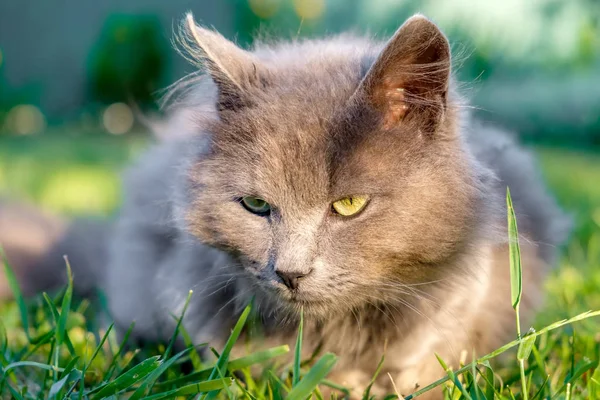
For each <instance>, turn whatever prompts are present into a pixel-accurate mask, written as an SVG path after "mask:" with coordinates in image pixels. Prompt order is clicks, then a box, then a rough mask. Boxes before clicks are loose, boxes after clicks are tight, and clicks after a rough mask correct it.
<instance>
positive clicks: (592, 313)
mask: <svg viewBox="0 0 600 400" xmlns="http://www.w3.org/2000/svg"><path fill="white" fill-rule="evenodd" d="M598 316H600V311H598V310H597V311H586V312H584V313H581V314H579V315H576V316H574V317H572V318H569V319H563V320H561V321H557V322H554V323H552V324H550V325H548V326H546V327H544V328H542V329H540V330H539V331H537V332H534V333H532V334H531V336H533V337H537V336H540V335H543V334H544V333H546V332H550V331H553V330H555V329H558V328H561V327H563V326H565V325H569V324H572V323H574V322H578V321H582V320H585V319H588V318H593V317H598ZM520 343H521V340H520V339H516V340H513V341H512V342H509V343H507V344H505V345H504V346H501V347H499V348H497V349H496V350H494V351H492V352H490V353H488V354H486V355H485V356H483V357H480V358H478V359H477V360H476V361H473V362H475V363H477V364H482V363H483V362H485V361H488V360H491V359H493V358H495V357H497V356H499V355H500V354H502V353H505V352H506V351H508V350H510V349H512V348H513V347H516V346H518V345H519V344H520ZM471 364H472V363H469V364H467V365H465V366H464V367H462V368H460V369H458V370H456V372H454V373H455V374H456V375H459V374H462V373H464V372H465V371H468V370H469V369H470V368H471ZM448 379H449V377H447V376H446V377H444V378H440V379H438V380H437V381H435V382H433V383H431V384H429V385H427V386H424V387H423V388H421V389H419V390H417V391H415V392H413V393H411V394H410V395H408V396H406V397H405V400H411V399H414V398H415V397H417V396H420V395H421V394H423V393H425V392H428V391H430V390H432V389H434V388H436V387H438V386H439V385H441V384H443V383H444V382H447V381H448Z"/></svg>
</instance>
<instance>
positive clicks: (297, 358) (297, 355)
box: [292, 308, 304, 387]
mask: <svg viewBox="0 0 600 400" xmlns="http://www.w3.org/2000/svg"><path fill="white" fill-rule="evenodd" d="M303 332H304V308H302V309H301V310H300V324H299V325H298V337H297V338H296V348H295V349H294V370H293V373H292V387H294V386H296V385H297V384H298V382H300V364H301V363H302V335H303V334H304V333H303Z"/></svg>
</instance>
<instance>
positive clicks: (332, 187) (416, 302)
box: [0, 16, 568, 392]
mask: <svg viewBox="0 0 600 400" xmlns="http://www.w3.org/2000/svg"><path fill="white" fill-rule="evenodd" d="M188 22H189V21H188ZM187 28H188V32H187V35H186V36H185V37H184V39H183V43H187V50H188V52H189V53H190V54H191V56H192V58H193V59H194V60H196V61H199V62H200V61H202V62H204V63H206V65H208V70H207V72H208V73H209V75H208V76H205V75H198V74H196V75H194V76H193V77H191V78H190V79H189V80H188V81H183V82H180V83H178V84H177V85H175V86H174V88H173V91H172V92H170V93H169V95H168V98H169V102H170V103H171V104H175V108H174V110H175V111H174V113H173V115H174V117H173V121H175V122H174V123H173V124H176V125H171V126H176V127H177V128H178V129H180V130H183V131H184V132H177V133H178V134H177V135H176V136H177V137H174V138H172V139H168V138H167V139H165V140H164V141H163V142H162V143H159V144H158V145H157V146H156V147H155V148H153V149H152V150H151V151H149V152H148V153H147V154H145V155H144V156H143V157H142V158H141V160H139V161H138V162H137V164H136V165H134V166H133V167H132V168H131V169H130V170H129V171H128V172H127V173H126V174H125V178H124V181H125V184H124V188H125V198H124V201H123V206H122V209H121V211H120V215H119V217H118V218H117V220H116V221H115V223H114V225H107V226H106V232H110V233H109V234H108V233H106V232H105V233H102V234H100V236H99V238H98V241H99V243H103V242H102V241H103V238H105V237H106V238H108V249H107V250H108V251H107V252H106V253H105V252H104V251H101V250H102V249H96V250H98V251H99V253H100V254H102V255H99V256H98V257H92V258H94V259H96V260H101V261H102V260H104V258H103V257H104V255H105V254H106V262H100V263H98V262H94V263H92V264H90V265H91V267H90V268H89V270H90V272H89V273H90V274H92V275H91V276H93V277H94V279H95V280H96V281H97V282H98V283H99V286H100V287H101V288H102V289H104V290H105V291H106V293H107V295H108V299H109V303H110V308H111V311H112V314H113V317H114V318H115V319H116V321H117V323H118V324H119V325H120V326H121V327H127V326H129V324H130V323H131V321H132V320H135V321H136V333H137V334H138V335H139V336H141V337H143V338H146V339H167V338H168V337H169V335H170V334H171V332H172V329H173V327H174V321H173V318H172V317H171V314H172V313H174V314H178V313H179V312H181V309H182V307H183V304H184V301H185V298H186V296H187V294H188V291H189V290H193V291H194V294H193V296H192V302H191V305H190V308H189V310H188V312H187V314H186V318H185V321H184V324H185V326H186V328H187V330H188V332H190V333H192V334H193V337H194V339H195V340H196V341H197V342H203V341H206V340H209V341H211V342H213V343H214V342H215V341H216V342H217V343H218V342H219V341H221V340H223V339H224V338H226V336H227V334H228V332H229V329H230V328H231V327H232V324H233V323H234V322H235V320H236V318H237V316H238V315H239V312H240V310H241V308H242V307H243V306H244V305H245V304H246V303H247V302H248V301H249V299H250V298H251V297H252V296H255V297H256V304H257V306H258V312H259V316H260V319H261V321H262V322H263V331H264V333H265V335H266V338H267V340H269V341H277V342H289V343H291V342H292V341H293V339H294V337H295V329H296V326H297V322H298V315H299V310H300V308H301V307H304V311H305V314H306V316H307V328H306V343H307V350H312V349H313V348H314V347H315V346H317V345H318V344H319V343H320V344H323V346H324V350H330V351H335V352H337V353H338V354H339V355H340V356H341V357H342V359H341V361H340V364H339V369H338V373H339V375H337V376H338V377H339V379H340V380H341V381H342V382H346V383H348V384H350V385H353V386H355V387H357V388H360V387H364V384H365V382H368V378H369V377H370V374H371V373H372V371H374V368H375V366H376V362H377V360H378V358H379V357H380V354H381V352H382V351H383V350H384V343H387V352H388V358H387V361H386V365H385V368H386V369H387V371H389V372H390V373H392V375H393V376H394V378H395V379H396V380H397V385H398V386H399V387H400V388H401V390H402V391H403V392H408V391H411V390H412V389H414V387H415V384H417V383H419V384H421V385H422V384H427V383H429V381H430V380H432V379H435V378H437V377H439V376H441V375H443V371H441V369H440V368H439V365H437V363H436V361H435V358H434V357H432V356H433V352H434V351H436V352H438V353H441V354H442V355H443V356H445V358H446V359H447V360H448V361H449V362H452V363H456V362H457V360H458V355H459V352H460V351H461V350H463V349H466V350H467V351H469V354H470V351H471V349H472V348H473V347H475V348H476V349H477V351H479V352H483V351H488V350H490V348H491V346H494V345H497V344H498V343H500V342H501V341H503V340H506V339H508V338H509V337H510V336H508V335H509V334H508V333H507V332H510V330H508V331H507V325H508V324H510V323H512V319H511V318H512V317H511V315H512V310H511V308H510V304H509V303H510V300H509V297H507V298H505V297H504V296H505V295H508V292H507V291H506V290H507V289H506V288H507V285H508V278H507V275H505V271H507V270H508V267H507V264H506V262H507V260H508V256H507V255H506V240H505V230H506V222H505V221H506V216H505V215H506V214H505V205H504V196H505V190H506V186H510V188H511V191H512V194H513V200H514V204H515V209H516V211H517V214H518V219H519V228H520V231H521V234H522V236H523V238H524V240H525V241H526V243H525V244H524V250H523V252H524V260H525V262H526V264H525V268H526V269H527V268H529V269H528V270H527V271H526V273H525V288H526V295H525V296H524V303H523V304H524V306H523V307H524V309H525V310H524V311H523V313H524V316H525V318H527V316H528V315H529V316H530V315H531V311H533V310H534V309H535V305H536V304H538V303H539V298H540V296H541V294H540V292H541V291H540V282H541V277H543V276H544V275H545V271H547V268H546V266H547V265H548V264H550V263H552V261H553V258H554V256H555V248H556V246H557V245H559V244H560V243H561V242H562V241H563V240H564V238H565V234H566V232H567V230H568V229H567V227H568V221H567V219H566V218H565V217H564V216H563V215H562V213H561V212H560V211H559V210H558V208H557V206H556V204H555V203H554V201H553V200H552V199H551V197H550V196H549V195H548V194H547V192H546V190H545V188H544V186H543V184H542V183H541V181H540V179H539V177H538V175H537V172H536V170H535V167H534V166H533V163H532V160H531V157H530V156H529V155H528V154H527V153H526V152H525V151H524V150H522V149H520V148H519V147H517V145H516V144H515V143H514V141H513V140H511V139H510V138H509V137H508V135H507V134H505V133H504V132H502V131H500V130H499V129H495V128H490V127H486V126H485V125H482V124H481V123H479V122H477V121H474V120H472V118H471V117H470V116H469V115H468V114H467V113H466V111H465V107H464V105H465V103H464V101H463V100H462V99H461V98H460V97H459V96H458V94H457V93H456V90H455V88H454V85H453V83H452V80H451V78H450V72H449V71H450V56H449V50H448V49H449V47H448V43H447V41H446V39H445V37H444V36H443V34H442V33H441V32H440V31H439V30H438V29H437V28H436V27H435V25H433V24H432V23H431V22H429V21H428V20H426V19H425V18H424V17H421V16H416V17H413V18H412V19H410V20H409V21H408V22H407V23H406V24H405V25H403V27H402V28H401V29H400V30H399V31H398V32H397V33H396V35H395V36H394V37H393V38H392V39H391V40H390V41H389V42H388V43H387V44H385V43H379V42H376V41H372V40H370V39H367V38H357V37H351V36H340V37H333V38H329V39H323V40H312V41H296V42H293V43H275V44H261V45H258V46H257V47H256V48H255V49H254V50H253V51H252V52H247V51H242V50H240V49H239V48H237V47H235V46H234V45H233V44H232V43H230V42H228V41H226V39H224V38H222V37H221V36H218V35H216V34H214V33H212V32H209V31H206V30H203V29H200V28H196V27H192V26H191V25H188V27H187ZM189 29H192V30H193V29H198V30H197V31H193V32H191V33H192V34H190V31H189ZM195 36H196V38H197V37H200V38H201V39H200V40H194V37H195ZM240 57H241V59H240ZM373 65H375V67H372V66H373ZM398 89H405V90H404V91H403V92H402V93H404V94H402V95H397V93H400V92H401V91H398ZM394 96H396V97H394ZM390 99H391V100H390ZM182 121H183V122H182ZM390 121H391V122H390ZM165 129H169V125H167V128H165ZM358 194H366V195H369V196H370V203H369V204H368V205H367V207H366V208H365V210H364V211H363V212H362V213H361V214H360V215H358V216H356V217H353V218H347V219H343V218H341V217H339V216H336V215H333V214H332V213H331V211H330V208H331V202H332V201H335V200H337V199H339V198H342V197H344V196H347V195H358ZM245 195H255V196H260V197H262V198H264V199H265V200H267V201H268V202H270V203H271V204H272V205H273V207H274V208H273V212H272V214H271V215H270V216H269V217H268V218H266V217H262V216H258V215H254V214H251V213H249V212H248V211H247V210H245V209H244V208H243V207H242V206H241V205H240V203H239V201H238V200H239V198H240V197H242V196H245ZM0 239H1V238H0ZM73 246H74V247H73V248H75V249H76V248H77V245H76V244H73ZM9 250H10V249H9ZM67 253H69V252H68V251H67ZM9 256H10V251H9ZM88 258H89V257H88ZM527 263H528V264H529V265H528V264H527ZM79 268H81V267H79ZM275 269H277V270H284V271H285V270H288V271H289V270H300V271H302V272H304V273H308V272H310V274H309V275H308V276H307V277H306V278H303V280H302V281H301V283H300V287H299V289H298V290H296V291H290V290H288V289H287V288H286V287H285V286H284V285H282V283H281V281H280V280H279V279H278V277H277V275H276V274H275ZM81 274H86V272H81ZM76 275H77V274H76ZM491 282H492V283H491ZM256 343H262V342H261V341H260V340H258V339H257V341H256ZM394 374H395V375H394ZM380 384H381V390H386V389H389V386H387V379H385V381H382V382H380Z"/></svg>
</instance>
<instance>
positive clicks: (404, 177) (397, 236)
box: [188, 19, 475, 317]
mask: <svg viewBox="0 0 600 400" xmlns="http://www.w3.org/2000/svg"><path fill="white" fill-rule="evenodd" d="M417 22H418V23H422V24H426V26H425V28H426V29H428V30H430V31H431V26H433V25H432V24H431V23H430V22H428V21H426V20H424V19H420V20H419V21H417ZM413 23H414V21H413ZM409 28H410V26H409ZM425 28H423V29H425ZM403 29H405V30H406V28H403ZM414 29H415V28H414V27H413V30H414ZM436 32H437V33H436ZM408 33H411V32H410V30H409V32H408ZM408 33H407V32H403V31H402V29H401V30H400V31H399V33H397V34H396V36H395V37H394V39H392V41H391V42H390V44H388V46H387V47H386V48H385V49H384V51H383V56H385V57H383V56H382V57H383V58H385V59H386V60H388V61H386V62H389V59H390V58H392V59H393V56H394V54H392V55H391V56H390V54H387V55H386V52H387V53H390V52H393V51H396V52H397V51H398V50H397V49H396V48H394V46H398V44H397V43H395V42H394V41H396V42H397V41H398V40H400V39H402V40H400V42H401V43H400V45H402V46H407V44H406V43H403V41H404V42H406V40H407V38H406V37H405V35H407V34H408ZM428 33H429V34H433V35H436V34H439V35H441V34H440V33H439V31H437V28H436V29H435V30H433V31H431V32H428ZM412 34H415V33H414V32H412ZM398 36H400V39H398V38H397V37H398ZM436 37H437V36H436ZM441 38H442V39H443V42H442V44H443V43H446V42H445V38H443V36H441ZM409 39H410V38H409ZM431 43H436V42H435V41H433V40H431ZM438 45H439V43H438ZM390 48H391V50H390ZM303 49H304V50H306V51H308V50H309V49H308V48H307V47H304V48H303V47H302V46H299V47H298V50H299V51H302V50H303ZM313 51H314V50H313ZM407 51H408V50H407ZM420 51H421V52H423V49H420ZM246 54H247V53H246ZM440 54H441V55H439V57H443V56H444V54H445V53H444V52H443V51H442V53H440ZM413 56H414V54H413ZM306 57H307V58H309V59H310V57H313V58H314V60H315V61H314V64H312V65H309V66H305V67H303V68H304V69H303V68H302V67H298V68H297V69H295V70H293V71H289V70H281V69H279V70H278V69H277V68H276V65H275V66H273V65H272V66H271V67H270V70H269V71H268V79H265V81H264V82H263V84H261V85H260V88H254V89H252V88H247V89H245V91H244V95H245V96H246V97H245V98H242V97H241V96H238V97H236V98H234V99H230V98H227V97H225V95H228V94H230V91H227V92H224V93H221V103H219V104H220V117H221V118H220V121H219V122H216V123H214V124H212V125H211V126H210V127H209V128H208V130H209V131H210V134H211V140H212V145H211V149H210V151H209V153H208V154H207V155H205V156H203V157H201V158H200V159H199V160H198V162H197V163H196V164H195V165H194V166H193V171H192V176H193V177H192V180H193V182H194V185H193V186H194V187H195V188H197V190H196V191H194V193H193V196H192V198H193V201H192V203H191V204H190V205H189V211H188V220H189V224H190V228H191V231H192V232H193V233H194V234H195V235H197V236H198V237H200V238H201V239H202V240H203V241H204V242H206V243H209V244H211V245H214V246H216V247H219V248H222V249H225V250H226V251H228V252H230V253H231V254H232V255H234V257H235V258H236V259H237V260H239V263H240V265H241V268H243V270H244V275H245V276H246V278H245V279H248V280H250V285H249V286H250V287H252V288H254V289H255V290H257V292H258V293H260V294H261V295H267V296H269V297H270V298H276V299H278V300H281V304H283V305H284V306H286V307H289V308H290V309H296V310H297V309H299V308H300V306H302V307H304V309H305V312H307V313H308V314H313V315H319V316H323V317H324V316H326V315H330V314H331V313H332V312H337V311H345V310H348V309H349V308H352V307H356V306H360V305H363V304H368V303H376V302H379V301H385V300H386V299H389V298H391V297H401V296H404V295H407V294H409V295H410V290H411V289H410V285H413V284H419V283H423V282H429V281H433V280H437V279H440V278H442V277H443V276H444V274H448V273H452V272H451V271H446V270H444V269H443V268H442V265H443V264H444V262H445V261H446V260H448V259H449V258H451V257H453V256H454V255H455V254H457V253H459V252H460V251H461V249H462V246H463V245H464V242H465V241H466V239H467V237H468V235H470V234H471V225H472V224H473V221H472V220H471V214H472V213H471V212H470V209H471V207H473V206H474V204H473V201H475V200H474V198H475V196H474V190H475V189H474V188H473V187H472V185H471V176H470V175H469V174H468V173H467V171H468V166H467V161H466V160H465V158H464V156H463V153H462V151H461V150H460V149H461V146H460V143H459V139H458V137H457V136H456V135H455V132H454V130H455V129H456V126H455V125H456V121H455V116H454V115H453V113H454V111H453V110H452V107H451V106H450V105H449V104H448V103H447V94H448V93H447V81H446V82H442V85H441V86H440V87H439V88H438V87H437V86H436V87H434V88H433V89H431V90H432V91H435V90H441V91H442V92H443V93H441V94H440V97H439V98H438V97H436V98H435V99H429V100H428V101H429V102H428V103H427V106H426V107H428V108H426V109H423V108H422V107H423V106H422V104H419V103H415V104H413V103H411V102H410V101H409V100H408V99H405V98H404V97H400V98H399V97H397V93H399V92H400V93H402V92H404V89H405V88H406V90H407V91H408V90H412V91H413V92H414V93H417V92H418V93H419V94H421V95H422V94H423V93H425V92H423V91H419V90H421V89H422V88H421V87H419V86H418V85H417V83H415V82H412V81H411V80H410V79H411V78H410V77H408V78H407V77H404V78H398V74H396V73H394V74H393V75H391V78H390V77H387V78H386V75H385V73H386V71H387V69H388V68H390V66H388V65H387V64H386V65H383V66H381V65H380V64H381V63H380V62H379V61H376V62H375V64H374V66H373V67H372V68H371V69H370V70H369V72H368V73H367V74H366V78H364V75H365V72H364V70H363V69H364V65H363V63H364V58H366V55H363V56H362V59H361V58H360V57H361V56H360V55H358V56H357V55H356V54H355V53H354V55H353V53H348V54H347V58H346V59H344V58H342V59H340V60H336V61H330V62H329V61H327V58H326V57H324V56H323V55H319V54H307V55H306ZM357 57H358V59H357ZM397 57H399V58H400V59H401V60H403V59H404V58H403V57H405V55H404V54H402V57H400V56H397ZM439 57H438V58H439ZM416 60H418V58H417V59H416ZM424 61H427V60H424ZM424 61H423V60H421V62H424ZM435 61H436V62H437V61H439V60H438V59H435ZM254 62H255V61H254ZM397 62H399V61H397ZM307 63H308V64H310V63H311V61H307ZM336 63H337V65H336ZM396 66H397V65H396ZM265 68H267V67H265ZM325 70H328V72H327V71H325ZM378 74H379V75H382V76H375V77H374V78H372V76H373V75H378ZM265 75H267V73H266V72H265ZM445 75H447V72H446V73H445ZM370 77H371V78H370ZM363 78H364V79H363ZM388 78H389V79H388ZM427 78H428V79H431V77H430V76H429V77H427ZM394 79H400V81H395V80H394ZM446 79H447V77H446ZM217 85H219V82H218V81H217ZM398 85H402V87H398ZM436 85H437V83H436ZM399 89H403V90H399ZM252 90H254V91H252ZM390 91H391V92H390ZM427 95H429V92H427ZM394 96H396V97H394ZM402 96H403V94H402ZM390 98H391V99H392V101H391V102H388V100H389V99H390ZM419 99H420V100H421V101H424V100H426V98H425V97H423V96H421V97H419ZM438 101H439V103H438ZM245 102H246V103H245ZM437 107H439V109H438V108H437ZM402 285H404V286H402Z"/></svg>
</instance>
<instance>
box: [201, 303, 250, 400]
mask: <svg viewBox="0 0 600 400" xmlns="http://www.w3.org/2000/svg"><path fill="white" fill-rule="evenodd" d="M251 304H252V302H251ZM251 304H248V305H247V306H246V308H245V309H244V311H243V312H242V314H241V315H240V318H239V319H238V322H237V323H236V324H235V326H234V327H233V330H232V331H231V335H229V339H227V342H226V343H225V347H224V348H223V352H222V353H221V355H220V356H219V358H218V360H217V363H216V364H215V366H214V368H213V370H212V372H211V374H210V376H209V378H208V379H209V380H213V379H215V378H217V377H218V376H219V374H221V373H222V372H221V371H222V369H223V368H225V366H226V365H227V361H228V359H229V354H230V353H231V350H232V349H233V346H234V345H235V343H236V342H237V340H238V338H239V336H240V334H241V333H242V329H243V328H244V325H245V324H246V320H247V319H248V315H249V314H250V310H251V309H252V306H251ZM206 397H207V396H206V395H203V396H202V399H205V398H206Z"/></svg>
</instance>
